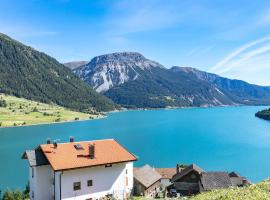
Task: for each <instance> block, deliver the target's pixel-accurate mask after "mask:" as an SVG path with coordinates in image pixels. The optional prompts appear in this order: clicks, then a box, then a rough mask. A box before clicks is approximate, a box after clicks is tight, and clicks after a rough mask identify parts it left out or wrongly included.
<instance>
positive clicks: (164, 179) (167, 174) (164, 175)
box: [155, 168, 177, 188]
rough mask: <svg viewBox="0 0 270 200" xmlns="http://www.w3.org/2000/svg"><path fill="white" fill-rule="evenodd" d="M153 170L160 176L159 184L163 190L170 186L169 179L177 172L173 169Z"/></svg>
mask: <svg viewBox="0 0 270 200" xmlns="http://www.w3.org/2000/svg"><path fill="white" fill-rule="evenodd" d="M155 170H156V171H157V172H158V173H159V174H160V175H161V181H160V184H161V186H162V187H164V188H165V187H167V186H168V185H170V184H172V183H171V179H172V177H173V176H174V175H175V174H176V172H177V171H176V169H175V168H155Z"/></svg>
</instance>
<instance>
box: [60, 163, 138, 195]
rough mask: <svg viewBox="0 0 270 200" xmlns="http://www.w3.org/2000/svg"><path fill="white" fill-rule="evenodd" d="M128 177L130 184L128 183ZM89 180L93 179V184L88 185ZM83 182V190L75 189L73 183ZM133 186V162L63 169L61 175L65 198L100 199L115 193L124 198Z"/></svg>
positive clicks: (62, 192)
mask: <svg viewBox="0 0 270 200" xmlns="http://www.w3.org/2000/svg"><path fill="white" fill-rule="evenodd" d="M126 178H128V185H126ZM87 180H93V186H90V187H88V186H87ZM74 182H81V190H76V191H73V183H74ZM132 187H133V163H121V164H113V165H112V167H108V168H105V166H104V165H103V166H98V167H90V168H81V169H75V170H68V171H63V173H62V175H61V197H62V199H65V200H71V199H72V200H74V199H76V200H81V199H82V200H85V199H87V198H93V199H98V198H100V197H103V196H105V195H107V194H114V195H116V196H117V198H118V199H123V198H124V197H125V195H126V194H127V193H128V194H129V193H130V192H131V190H132Z"/></svg>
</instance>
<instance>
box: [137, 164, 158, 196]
mask: <svg viewBox="0 0 270 200" xmlns="http://www.w3.org/2000/svg"><path fill="white" fill-rule="evenodd" d="M161 178H162V177H161V175H160V174H159V173H158V172H157V171H156V170H155V168H153V167H150V166H149V165H144V166H143V167H141V168H134V191H133V192H134V195H135V196H145V197H149V198H155V197H157V196H158V194H159V192H160V183H161Z"/></svg>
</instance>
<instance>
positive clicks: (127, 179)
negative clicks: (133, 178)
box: [126, 177, 128, 186]
mask: <svg viewBox="0 0 270 200" xmlns="http://www.w3.org/2000/svg"><path fill="white" fill-rule="evenodd" d="M126 186H128V177H126Z"/></svg>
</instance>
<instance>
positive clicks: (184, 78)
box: [73, 52, 270, 108]
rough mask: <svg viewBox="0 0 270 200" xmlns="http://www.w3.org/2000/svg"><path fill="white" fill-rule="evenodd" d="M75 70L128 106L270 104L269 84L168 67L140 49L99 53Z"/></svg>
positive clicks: (95, 86) (101, 91)
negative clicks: (149, 57) (141, 52)
mask: <svg viewBox="0 0 270 200" xmlns="http://www.w3.org/2000/svg"><path fill="white" fill-rule="evenodd" d="M73 72H74V73H75V74H77V75H78V76H79V77H80V78H81V79H82V80H83V81H85V82H86V83H88V84H89V85H91V86H92V87H93V88H94V89H95V90H96V91H98V92H100V93H102V94H104V95H105V96H107V97H109V98H110V99H112V100H113V101H114V102H116V103H118V104H121V105H122V106H124V107H127V108H160V107H169V106H172V107H174V106H176V107H181V106H221V105H240V104H243V105H265V104H270V89H269V87H262V86H257V85H252V84H248V83H246V82H244V81H240V80H231V79H228V78H223V77H220V76H218V75H216V74H211V73H207V72H203V71H199V70H196V69H194V68H184V67H172V68H171V69H167V68H165V67H164V66H162V65H161V64H159V63H157V62H155V61H152V60H149V59H147V58H145V57H144V56H143V55H141V54H139V53H136V52H120V53H112V54H106V55H102V56H97V57H95V58H93V59H92V60H91V61H90V62H89V63H88V64H86V65H83V66H81V67H78V68H76V69H75V70H73Z"/></svg>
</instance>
